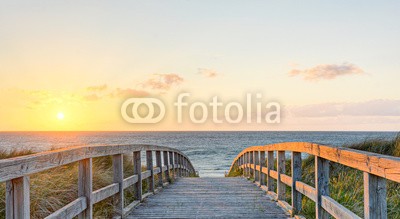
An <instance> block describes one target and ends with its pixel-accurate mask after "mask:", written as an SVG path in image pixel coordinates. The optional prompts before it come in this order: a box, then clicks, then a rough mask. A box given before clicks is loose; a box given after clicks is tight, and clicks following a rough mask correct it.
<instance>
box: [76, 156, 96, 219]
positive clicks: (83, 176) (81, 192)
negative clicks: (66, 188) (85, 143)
mask: <svg viewBox="0 0 400 219" xmlns="http://www.w3.org/2000/svg"><path fill="white" fill-rule="evenodd" d="M92 182H93V172H92V158H88V159H84V160H81V161H79V170H78V196H79V197H82V196H83V197H85V198H86V209H85V210H84V211H83V212H81V213H80V214H79V215H78V218H79V219H84V218H85V219H90V218H93V203H92V192H93V187H92V185H93V184H92Z"/></svg>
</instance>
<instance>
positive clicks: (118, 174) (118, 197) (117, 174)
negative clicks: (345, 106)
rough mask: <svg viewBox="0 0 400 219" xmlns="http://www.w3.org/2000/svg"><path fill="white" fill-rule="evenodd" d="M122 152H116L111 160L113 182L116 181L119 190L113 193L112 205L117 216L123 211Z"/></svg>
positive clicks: (121, 214)
mask: <svg viewBox="0 0 400 219" xmlns="http://www.w3.org/2000/svg"><path fill="white" fill-rule="evenodd" d="M123 158H124V156H123V154H116V155H113V156H112V161H113V183H118V188H119V191H118V193H117V194H115V195H114V198H113V205H114V213H115V215H118V216H121V217H122V216H123V212H124V190H123V188H124V168H123V165H124V161H123Z"/></svg>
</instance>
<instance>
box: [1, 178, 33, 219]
mask: <svg viewBox="0 0 400 219" xmlns="http://www.w3.org/2000/svg"><path fill="white" fill-rule="evenodd" d="M29 196H30V191H29V176H23V177H18V178H15V179H12V180H8V181H7V182H6V218H7V219H14V218H23V219H25V218H29V217H30V198H29Z"/></svg>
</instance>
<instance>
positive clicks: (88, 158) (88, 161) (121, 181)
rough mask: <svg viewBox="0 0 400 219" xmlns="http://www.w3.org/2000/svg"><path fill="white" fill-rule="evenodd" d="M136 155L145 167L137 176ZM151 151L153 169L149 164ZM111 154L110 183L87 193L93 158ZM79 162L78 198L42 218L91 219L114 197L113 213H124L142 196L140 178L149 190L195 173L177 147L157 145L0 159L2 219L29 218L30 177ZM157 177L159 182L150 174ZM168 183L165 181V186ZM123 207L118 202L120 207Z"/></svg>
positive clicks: (92, 148) (73, 149)
mask: <svg viewBox="0 0 400 219" xmlns="http://www.w3.org/2000/svg"><path fill="white" fill-rule="evenodd" d="M141 151H145V152H146V163H147V169H146V171H144V172H142V170H141V168H142V165H141ZM128 153H132V155H133V166H134V175H132V176H130V177H127V178H123V175H124V174H123V155H124V154H128ZM154 153H155V157H156V166H154V165H153V155H154ZM102 156H112V158H113V159H112V160H113V172H114V183H113V184H111V185H108V186H106V187H103V188H101V189H99V190H96V191H93V190H92V184H93V182H92V180H93V173H92V158H96V157H102ZM74 162H79V177H78V179H79V180H78V181H79V182H78V193H79V194H78V196H79V197H78V198H77V199H76V200H74V201H73V202H71V203H70V204H68V205H66V206H64V207H63V208H61V209H59V210H58V211H56V212H54V213H53V214H51V215H49V216H48V217H47V218H73V217H75V216H77V215H78V216H79V217H80V218H92V214H93V205H94V204H95V203H97V202H99V201H101V200H104V199H106V198H108V197H111V196H114V200H115V206H114V207H115V211H116V214H117V215H120V216H124V215H126V214H128V213H129V212H130V211H131V210H132V209H133V208H134V207H135V206H136V205H137V204H138V203H140V202H141V201H142V200H143V198H144V196H147V195H146V194H145V195H143V196H142V180H145V179H146V180H148V184H149V191H150V192H152V193H154V192H155V190H156V189H157V187H158V186H159V187H162V186H164V185H165V183H164V182H163V173H164V175H165V178H166V180H167V181H168V182H170V181H171V179H172V178H176V177H181V176H189V175H193V174H196V171H195V169H194V167H193V165H192V163H191V162H190V160H189V158H188V157H187V156H186V155H185V154H183V153H182V152H181V151H179V150H178V149H174V148H170V147H164V146H156V145H143V144H131V145H95V146H78V147H69V148H63V149H57V150H53V151H45V152H40V153H36V154H31V155H26V156H20V157H14V158H9V159H2V160H0V182H6V218H29V217H30V211H29V209H30V200H29V199H30V197H29V189H30V188H29V175H30V174H34V173H38V172H42V171H45V170H48V169H51V168H55V167H59V166H62V165H66V164H70V163H74ZM155 175H157V176H158V182H155V181H154V176H155ZM168 182H167V183H168ZM132 185H134V186H135V195H136V200H137V201H135V202H133V203H131V204H130V205H128V206H127V207H125V206H124V205H123V203H124V196H123V190H124V189H126V188H128V187H130V186H132ZM121 203H122V204H121Z"/></svg>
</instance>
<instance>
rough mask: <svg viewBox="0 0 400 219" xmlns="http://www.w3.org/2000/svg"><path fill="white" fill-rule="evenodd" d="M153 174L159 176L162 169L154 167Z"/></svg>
mask: <svg viewBox="0 0 400 219" xmlns="http://www.w3.org/2000/svg"><path fill="white" fill-rule="evenodd" d="M153 173H154V175H158V174H159V173H162V171H161V168H160V167H154V168H153Z"/></svg>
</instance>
